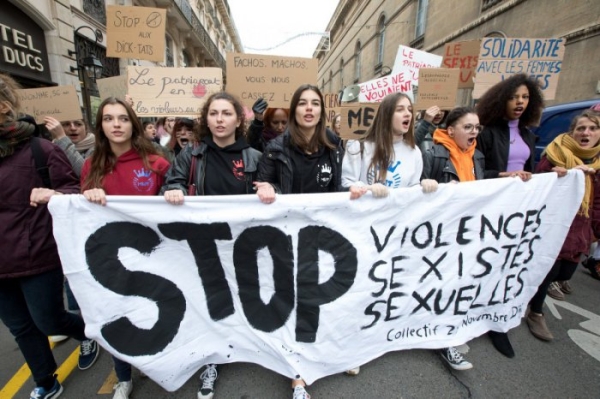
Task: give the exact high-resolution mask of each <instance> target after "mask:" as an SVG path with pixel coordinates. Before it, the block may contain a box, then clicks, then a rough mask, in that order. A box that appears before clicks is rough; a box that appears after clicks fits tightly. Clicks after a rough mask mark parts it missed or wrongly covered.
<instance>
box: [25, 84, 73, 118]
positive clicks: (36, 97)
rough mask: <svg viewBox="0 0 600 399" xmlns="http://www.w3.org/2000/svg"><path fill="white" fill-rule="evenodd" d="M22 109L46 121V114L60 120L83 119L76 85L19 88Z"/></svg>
mask: <svg viewBox="0 0 600 399" xmlns="http://www.w3.org/2000/svg"><path fill="white" fill-rule="evenodd" d="M17 92H18V94H19V101H20V102H21V111H22V112H24V113H25V114H27V115H31V116H33V117H34V118H35V121H36V122H37V123H38V124H41V123H44V117H45V116H51V117H53V118H55V119H57V120H59V121H71V120H76V119H82V116H81V106H80V105H79V97H77V92H76V91H75V87H74V86H52V87H42V88H39V89H23V90H17Z"/></svg>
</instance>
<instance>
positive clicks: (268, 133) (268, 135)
mask: <svg viewBox="0 0 600 399" xmlns="http://www.w3.org/2000/svg"><path fill="white" fill-rule="evenodd" d="M277 136H279V133H277V132H276V131H275V130H271V129H267V128H265V130H263V138H264V139H265V142H266V143H268V142H269V141H271V140H273V139H274V138H275V137H277Z"/></svg>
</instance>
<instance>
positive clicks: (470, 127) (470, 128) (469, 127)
mask: <svg viewBox="0 0 600 399" xmlns="http://www.w3.org/2000/svg"><path fill="white" fill-rule="evenodd" d="M462 128H463V129H464V131H465V132H466V133H473V130H475V131H476V132H477V133H481V131H482V130H483V126H482V125H472V124H470V123H467V124H466V125H462Z"/></svg>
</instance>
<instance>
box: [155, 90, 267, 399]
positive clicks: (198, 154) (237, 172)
mask: <svg viewBox="0 0 600 399" xmlns="http://www.w3.org/2000/svg"><path fill="white" fill-rule="evenodd" d="M244 119H245V116H244V109H243V106H242V104H241V103H240V102H239V101H238V100H237V99H236V98H235V97H233V96H232V95H231V94H229V93H226V92H220V93H215V94H213V95H211V96H210V97H209V98H208V99H207V100H206V102H205V103H204V106H203V107H202V111H201V118H200V126H199V129H197V131H196V132H194V134H195V141H196V142H197V143H199V144H198V145H196V146H191V145H187V146H185V147H184V148H183V149H182V150H181V152H180V153H179V155H178V156H177V158H176V159H175V162H174V164H173V167H172V168H171V171H170V172H169V174H168V175H167V179H166V181H165V184H164V186H163V188H162V190H161V193H163V194H164V197H165V200H166V201H167V202H168V203H170V204H173V205H181V204H183V202H184V198H185V195H240V194H254V187H253V185H252V183H253V182H254V178H255V177H256V171H257V165H258V161H259V159H260V155H261V153H260V152H258V151H256V150H255V149H253V148H250V146H249V145H248V144H247V143H246V140H245V139H244V126H245V120H244ZM176 126H177V124H176ZM190 173H191V174H192V175H190ZM190 186H193V187H194V189H195V193H190V192H189V190H190ZM217 378H218V371H217V365H216V364H208V365H207V366H206V368H205V369H204V370H203V372H202V373H201V374H200V380H201V381H202V385H201V387H200V389H199V390H198V393H197V397H198V399H211V398H212V397H213V395H214V389H215V382H216V380H217Z"/></svg>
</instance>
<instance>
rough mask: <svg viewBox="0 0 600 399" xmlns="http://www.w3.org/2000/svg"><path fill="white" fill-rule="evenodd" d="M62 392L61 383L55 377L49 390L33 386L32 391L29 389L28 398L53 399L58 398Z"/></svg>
mask: <svg viewBox="0 0 600 399" xmlns="http://www.w3.org/2000/svg"><path fill="white" fill-rule="evenodd" d="M62 392H63V387H62V385H60V382H58V380H56V379H55V380H54V385H53V386H52V388H51V389H49V390H46V389H44V388H42V387H35V388H33V391H31V395H29V399H54V398H58V397H59V396H60V394H61V393H62Z"/></svg>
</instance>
